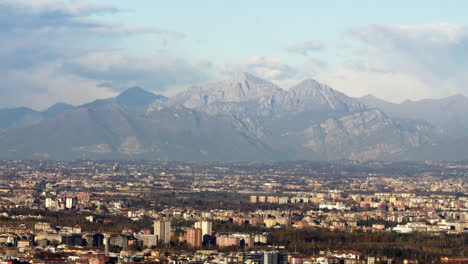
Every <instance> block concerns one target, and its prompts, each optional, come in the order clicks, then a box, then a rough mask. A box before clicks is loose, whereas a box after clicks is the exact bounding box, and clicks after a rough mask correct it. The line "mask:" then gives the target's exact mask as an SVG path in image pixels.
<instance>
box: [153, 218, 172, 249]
mask: <svg viewBox="0 0 468 264" xmlns="http://www.w3.org/2000/svg"><path fill="white" fill-rule="evenodd" d="M154 235H155V236H156V241H158V244H159V243H162V244H169V242H170V241H171V222H169V221H164V220H156V221H154Z"/></svg>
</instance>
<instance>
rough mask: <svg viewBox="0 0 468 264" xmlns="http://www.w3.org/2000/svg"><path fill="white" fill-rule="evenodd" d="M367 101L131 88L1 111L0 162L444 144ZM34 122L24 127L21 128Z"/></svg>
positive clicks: (210, 88) (239, 79)
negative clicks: (168, 93) (74, 102)
mask: <svg viewBox="0 0 468 264" xmlns="http://www.w3.org/2000/svg"><path fill="white" fill-rule="evenodd" d="M368 102H369V100H367V101H366V100H365V99H363V98H358V99H356V98H351V97H349V96H346V95H345V94H343V93H341V92H338V91H336V90H334V89H332V88H330V87H329V86H327V85H324V84H321V83H319V82H317V81H315V80H305V81H303V82H301V83H299V84H298V85H296V86H294V87H291V88H290V89H288V90H284V89H282V88H280V87H278V86H276V85H275V84H273V83H270V82H268V81H266V80H262V79H260V78H257V77H255V76H252V75H250V74H248V73H242V74H238V75H236V76H235V77H234V78H232V79H230V80H225V81H221V82H215V83H209V84H206V85H203V86H194V87H191V88H189V89H187V90H185V91H183V92H181V93H179V94H177V95H175V96H174V97H171V98H166V97H164V96H160V95H156V94H153V93H151V92H148V91H145V90H143V89H142V88H138V87H135V88H130V89H128V90H126V91H124V92H123V93H121V94H120V95H118V96H117V97H115V98H109V99H101V100H96V101H94V102H90V103H88V104H84V105H81V106H76V107H73V106H65V105H57V106H55V107H54V108H52V110H53V111H52V110H51V111H49V113H53V114H50V115H48V116H47V115H46V114H44V113H42V112H41V113H40V115H39V117H34V114H35V112H37V111H35V112H34V110H32V111H33V112H31V111H26V110H24V109H23V110H21V111H20V110H16V111H17V112H19V113H20V114H16V115H13V114H10V113H9V112H8V111H12V110H11V109H9V110H8V111H7V110H0V124H1V125H2V128H3V131H2V132H1V133H2V134H1V136H0V148H1V151H0V158H2V159H78V158H89V159H152V160H153V159H159V160H215V161H241V160H242V161H246V160H299V159H301V160H337V159H354V160H377V159H379V160H382V159H417V156H418V153H417V150H418V149H424V148H429V147H433V146H437V145H438V144H439V142H443V140H445V137H446V134H444V133H445V132H446V131H445V130H444V129H443V128H440V127H437V126H436V125H434V124H432V123H431V122H429V121H427V120H419V119H418V120H416V119H412V118H406V117H405V116H403V115H396V114H395V113H394V112H391V111H390V114H389V113H387V112H386V111H385V110H384V109H382V108H383V107H377V105H376V103H373V104H372V103H368ZM2 111H6V112H2ZM23 112H24V113H23ZM45 112H47V111H45ZM2 113H3V116H2ZM31 114H33V117H32V118H30V119H31V120H32V121H31V120H30V123H27V122H24V121H22V120H28V119H27V118H26V117H28V115H31ZM12 124H13V125H12ZM14 124H22V125H14Z"/></svg>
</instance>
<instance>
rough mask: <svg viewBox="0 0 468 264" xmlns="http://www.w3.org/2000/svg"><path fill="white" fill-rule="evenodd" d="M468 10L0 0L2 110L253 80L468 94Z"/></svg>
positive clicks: (305, 2)
mask: <svg viewBox="0 0 468 264" xmlns="http://www.w3.org/2000/svg"><path fill="white" fill-rule="evenodd" d="M466 10H468V2H467V1H461V0H460V1H456V0H452V1H431V0H425V1H418V0H413V1H407V0H404V1H398V0H392V1H384V0H368V1H366V0H362V1H359V0H356V1H345V0H342V1H337V0H336V1H335V0H324V1H319V0H291V1H281V0H268V1H267V0H232V1H228V0H226V1H220V0H200V1H187V0H171V1H159V0H139V1H128V0H94V1H92V0H86V1H85V0H0V47H1V49H0V79H1V80H3V82H2V83H0V107H2V108H3V107H17V106H29V107H32V108H35V109H45V108H47V107H49V106H51V105H52V104H54V103H56V102H65V103H71V104H74V105H79V104H82V103H85V102H89V101H91V100H94V99H98V98H107V97H111V96H115V95H116V94H118V93H119V92H121V91H123V90H125V89H126V88H129V87H133V86H140V87H142V88H144V89H147V90H150V91H153V92H155V93H160V94H165V95H169V96H170V95H173V94H176V93H177V92H179V91H181V90H183V89H186V88H187V87H190V86H192V85H198V84H203V83H207V82H212V81H217V80H222V79H228V78H230V76H232V75H233V74H235V73H238V72H249V73H251V74H253V75H256V76H258V77H260V78H264V79H266V80H269V81H271V82H273V83H275V84H277V85H279V86H280V87H282V88H284V89H288V88H289V87H292V86H294V85H295V84H297V83H299V82H300V81H302V80H304V79H316V80H317V81H319V82H322V83H326V84H328V85H329V86H331V87H332V88H334V89H336V90H339V91H341V92H343V93H345V94H347V95H349V96H353V97H359V96H364V95H368V94H372V95H375V96H377V97H379V98H382V99H385V100H388V101H391V102H401V101H403V100H406V99H410V100H418V99H423V98H442V97H447V96H452V95H456V94H463V95H468V87H467V86H466V85H465V84H466V83H468V82H467V81H468V74H466V73H467V72H468V21H467V20H468V17H467V16H466V12H465V11H466Z"/></svg>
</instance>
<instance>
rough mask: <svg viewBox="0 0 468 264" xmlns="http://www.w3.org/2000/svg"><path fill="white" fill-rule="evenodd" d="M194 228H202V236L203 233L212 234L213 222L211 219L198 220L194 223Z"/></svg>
mask: <svg viewBox="0 0 468 264" xmlns="http://www.w3.org/2000/svg"><path fill="white" fill-rule="evenodd" d="M195 228H200V229H201V230H202V237H203V236H204V235H210V236H211V235H212V234H213V223H212V222H211V221H198V222H196V223H195Z"/></svg>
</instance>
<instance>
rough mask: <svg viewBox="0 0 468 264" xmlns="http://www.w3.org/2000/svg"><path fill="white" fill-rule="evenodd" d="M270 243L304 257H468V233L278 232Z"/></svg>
mask: <svg viewBox="0 0 468 264" xmlns="http://www.w3.org/2000/svg"><path fill="white" fill-rule="evenodd" d="M269 241H270V242H271V243H274V244H276V245H284V246H286V248H288V249H290V250H295V249H296V250H297V251H298V252H301V253H304V254H313V253H314V252H315V253H318V251H320V250H325V251H326V250H328V249H329V250H344V249H347V250H356V251H359V252H361V253H363V254H366V255H374V256H387V257H392V258H396V259H400V260H401V259H408V258H411V259H418V260H419V261H420V262H422V263H429V262H430V261H433V260H435V259H437V258H439V257H441V256H465V257H466V256H468V247H467V246H466V245H468V234H463V235H447V234H438V235H431V234H426V233H413V234H397V233H394V232H352V233H349V232H343V231H330V230H326V229H312V228H310V229H301V230H284V229H283V230H278V231H275V232H273V233H271V234H270V240H269Z"/></svg>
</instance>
